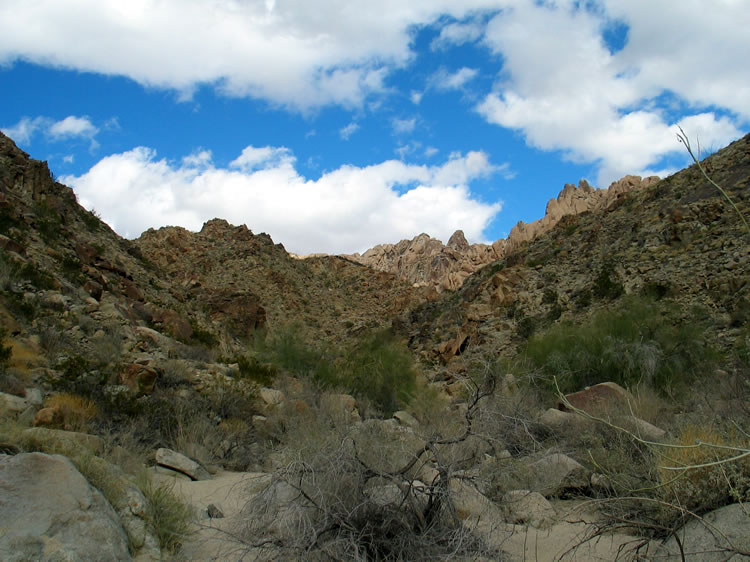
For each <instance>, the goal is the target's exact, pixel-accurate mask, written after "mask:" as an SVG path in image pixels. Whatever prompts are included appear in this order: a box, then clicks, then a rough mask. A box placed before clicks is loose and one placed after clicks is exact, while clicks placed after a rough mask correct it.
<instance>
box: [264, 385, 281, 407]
mask: <svg viewBox="0 0 750 562" xmlns="http://www.w3.org/2000/svg"><path fill="white" fill-rule="evenodd" d="M260 399H261V400H263V402H265V404H266V405H267V406H278V405H279V404H281V403H282V402H283V401H284V393H283V392H281V391H280V390H276V389H275V388H261V389H260Z"/></svg>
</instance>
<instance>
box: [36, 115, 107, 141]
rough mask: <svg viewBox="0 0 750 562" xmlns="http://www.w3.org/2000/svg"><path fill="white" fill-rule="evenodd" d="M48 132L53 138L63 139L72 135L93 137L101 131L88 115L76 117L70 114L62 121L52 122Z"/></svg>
mask: <svg viewBox="0 0 750 562" xmlns="http://www.w3.org/2000/svg"><path fill="white" fill-rule="evenodd" d="M47 132H48V134H49V135H50V136H51V137H52V138H53V139H63V138H70V137H84V138H88V139H90V138H93V137H94V136H96V134H97V133H98V132H99V129H97V128H96V127H94V124H93V123H92V122H91V121H90V120H89V118H88V117H86V116H84V117H76V116H75V115H69V116H68V117H66V118H65V119H63V120H62V121H58V122H56V123H52V125H50V127H49V128H48V129H47Z"/></svg>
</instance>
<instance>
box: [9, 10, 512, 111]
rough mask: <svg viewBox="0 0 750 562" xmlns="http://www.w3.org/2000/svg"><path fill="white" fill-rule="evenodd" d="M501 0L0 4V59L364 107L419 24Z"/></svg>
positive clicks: (301, 104)
mask: <svg viewBox="0 0 750 562" xmlns="http://www.w3.org/2000/svg"><path fill="white" fill-rule="evenodd" d="M496 3H497V2H496V0H465V1H463V2H460V3H457V2H454V1H453V0H412V1H410V2H403V1H402V0H383V1H382V2H377V3H373V2H371V1H370V0H349V1H347V2H341V0H318V1H316V2H279V3H276V2H259V1H242V2H241V1H238V0H220V1H217V0H191V1H190V2H186V1H185V0H160V1H159V2H155V1H153V0H132V1H129V2H122V1H119V0H71V1H69V2H60V1H59V0H35V1H34V2H16V3H8V2H4V3H2V4H0V64H7V63H10V62H13V61H15V60H19V59H22V60H26V61H30V62H34V63H39V64H44V65H50V66H56V67H62V68H70V69H76V70H79V71H86V72H98V73H102V74H107V75H122V76H127V77H129V78H131V79H133V80H136V81H137V82H139V83H141V84H143V85H147V86H155V87H161V88H169V89H173V90H176V91H178V92H180V93H182V94H183V97H189V96H190V95H191V94H192V92H193V91H195V90H196V89H197V88H198V87H199V86H201V85H205V84H209V85H214V86H215V87H217V88H218V89H219V90H220V91H222V92H224V93H226V94H228V95H233V96H252V97H255V98H262V99H265V100H269V101H270V102H271V103H273V104H279V105H284V106H288V107H292V108H295V109H300V110H306V109H310V108H315V107H320V106H323V105H328V104H339V105H342V106H345V107H359V106H361V105H362V103H363V101H364V100H365V99H366V98H367V97H368V96H369V95H371V94H373V93H378V92H380V91H382V90H383V85H384V81H385V79H386V77H387V74H388V73H389V72H390V71H391V70H393V69H394V68H399V67H403V66H404V65H406V64H407V63H409V62H410V61H411V60H412V58H413V56H414V53H413V51H412V47H413V43H412V39H413V30H414V29H415V27H418V26H422V25H430V24H432V23H434V22H435V21H437V20H438V19H439V18H441V17H443V16H447V17H449V18H453V19H459V20H460V19H462V18H465V17H466V16H467V15H470V14H474V13H476V12H477V11H478V10H486V9H492V8H493V6H495V5H496Z"/></svg>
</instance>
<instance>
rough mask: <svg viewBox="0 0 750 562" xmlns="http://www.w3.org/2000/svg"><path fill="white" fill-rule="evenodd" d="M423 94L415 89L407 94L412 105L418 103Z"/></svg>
mask: <svg viewBox="0 0 750 562" xmlns="http://www.w3.org/2000/svg"><path fill="white" fill-rule="evenodd" d="M423 96H424V92H419V91H417V90H412V91H411V93H410V94H409V99H410V100H411V103H413V104H414V105H419V103H420V102H421V101H422V97H423Z"/></svg>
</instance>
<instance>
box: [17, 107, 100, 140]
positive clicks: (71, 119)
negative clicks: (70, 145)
mask: <svg viewBox="0 0 750 562" xmlns="http://www.w3.org/2000/svg"><path fill="white" fill-rule="evenodd" d="M2 131H3V132H4V133H5V134H6V135H8V136H9V137H10V138H12V139H14V140H15V141H17V142H20V143H22V144H28V143H30V142H31V139H32V137H33V136H34V135H35V134H36V133H37V132H42V133H43V134H45V135H46V136H47V137H48V138H49V139H50V140H53V141H61V140H65V139H73V138H84V139H88V140H89V141H90V142H91V147H92V148H95V147H96V146H98V143H97V142H96V139H95V137H96V135H97V133H99V129H98V128H97V127H95V126H94V124H93V123H92V122H91V120H90V119H89V117H88V116H83V117H78V116H76V115H69V116H68V117H66V118H65V119H62V120H60V121H55V120H54V119H51V118H50V117H44V116H39V117H34V118H33V119H32V118H30V117H23V118H21V120H20V121H19V122H18V123H16V124H15V125H13V126H11V127H8V128H5V129H2Z"/></svg>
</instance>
